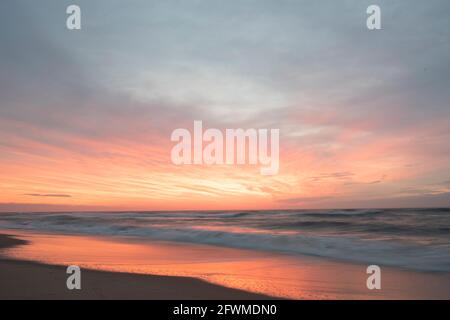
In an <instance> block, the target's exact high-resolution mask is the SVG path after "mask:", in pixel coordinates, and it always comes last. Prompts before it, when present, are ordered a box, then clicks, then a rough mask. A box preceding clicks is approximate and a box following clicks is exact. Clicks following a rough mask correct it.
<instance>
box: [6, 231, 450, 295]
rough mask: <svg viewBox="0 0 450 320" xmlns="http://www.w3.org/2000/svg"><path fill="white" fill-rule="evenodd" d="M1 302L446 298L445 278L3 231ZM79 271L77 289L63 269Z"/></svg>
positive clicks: (248, 253) (448, 280)
mask: <svg viewBox="0 0 450 320" xmlns="http://www.w3.org/2000/svg"><path fill="white" fill-rule="evenodd" d="M2 233H3V234H2V235H1V236H0V255H1V258H0V265H1V268H0V283H1V286H0V299H267V298H270V297H275V298H287V299H449V298H450V277H449V275H448V274H445V273H430V272H426V273H425V272H415V271H411V270H404V269H400V268H390V267H383V268H382V269H383V275H382V290H368V289H367V287H366V279H367V274H366V266H363V265H359V264H352V263H346V262H342V261H334V260H329V259H322V258H316V257H309V256H290V255H280V254H272V253H267V252H259V251H253V250H240V249H232V248H224V247H215V246H198V245H192V244H179V243H166V242H158V241H148V242H144V243H143V242H142V241H141V240H138V239H133V238H111V237H87V236H81V235H61V234H43V233H35V232H29V231H26V232H25V231H16V230H14V231H13V230H4V231H2ZM71 264H76V265H79V266H80V267H81V268H82V290H73V291H69V290H68V289H67V288H66V279H67V277H68V275H67V274H66V272H65V271H66V269H65V267H64V266H68V265H71Z"/></svg>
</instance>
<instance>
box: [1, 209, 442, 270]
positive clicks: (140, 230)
mask: <svg viewBox="0 0 450 320" xmlns="http://www.w3.org/2000/svg"><path fill="white" fill-rule="evenodd" d="M320 212H322V213H319V214H317V215H314V216H312V214H313V213H311V212H301V211H300V212H295V211H276V212H264V213H261V212H255V211H241V212H209V213H205V212H197V213H188V212H177V213H168V212H155V213H135V212H131V213H126V212H124V213H64V214H37V213H35V214H25V213H17V214H7V215H2V214H0V228H10V229H26V230H39V231H49V232H60V233H71V234H86V235H107V236H133V237H140V238H143V239H156V240H164V241H177V242H185V243H186V242H188V243H198V244H207V245H216V246H225V247H234V248H245V249H254V250H267V251H274V252H280V253H288V254H304V255H313V256H320V257H325V258H332V259H341V260H348V261H354V262H358V263H365V264H379V265H388V266H396V267H404V268H411V269H416V270H422V271H440V272H450V237H449V235H450V225H449V217H450V216H449V215H448V214H441V212H442V211H437V210H433V211H431V212H430V215H429V216H426V215H427V214H426V212H425V211H424V210H423V209H422V210H420V211H416V213H415V214H414V213H412V211H411V210H409V211H408V210H399V211H395V210H365V211H357V212H356V211H351V212H353V213H352V214H350V215H349V214H347V213H346V214H342V211H338V213H337V214H336V213H332V212H334V211H328V213H325V212H324V211H320ZM346 212H347V211H346ZM424 212H425V213H424ZM436 213H437V214H436ZM344 215H345V216H346V217H345V218H344ZM368 215H377V216H378V218H377V219H372V218H368ZM424 215H425V216H424ZM355 216H357V218H355ZM286 229H289V230H291V231H292V232H287V233H286V232H283V230H286ZM249 230H252V232H249ZM254 231H257V232H254Z"/></svg>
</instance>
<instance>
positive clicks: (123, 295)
mask: <svg viewBox="0 0 450 320" xmlns="http://www.w3.org/2000/svg"><path fill="white" fill-rule="evenodd" d="M25 243H26V242H25V241H23V240H19V239H15V238H13V237H10V236H6V235H0V248H7V247H12V246H17V245H24V244H25ZM67 276H68V275H67V274H66V269H65V267H63V266H54V265H46V264H40V263H36V262H30V261H18V260H9V259H0V299H2V300H6V299H202V300H204V299H267V298H268V297H266V296H263V295H259V294H253V293H249V292H245V291H242V290H235V289H230V288H224V287H221V286H218V285H214V284H210V283H207V282H204V281H201V280H198V279H193V278H187V277H173V276H150V275H139V274H128V273H118V272H104V271H96V270H82V289H81V290H68V289H67V287H66V279H67Z"/></svg>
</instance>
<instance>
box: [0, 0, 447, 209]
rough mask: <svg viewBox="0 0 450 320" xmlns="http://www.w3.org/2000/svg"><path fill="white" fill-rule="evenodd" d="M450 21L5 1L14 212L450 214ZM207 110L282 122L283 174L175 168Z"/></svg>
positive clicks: (357, 0) (114, 2) (419, 9)
mask: <svg viewBox="0 0 450 320" xmlns="http://www.w3.org/2000/svg"><path fill="white" fill-rule="evenodd" d="M374 3H375V4H377V5H379V6H380V8H381V18H382V20H381V21H382V29H381V30H376V31H369V30H368V29H367V27H366V19H367V14H366V8H367V7H368V6H369V5H371V4H374ZM71 4H77V5H79V6H80V8H81V16H82V29H81V30H77V31H70V30H68V29H67V28H66V18H67V14H66V8H67V6H68V5H71ZM449 30H450V2H448V1H447V0H430V1H422V0H421V1H418V0H396V1H387V0H376V1H374V0H371V1H365V0H354V1H347V0H340V1H336V0H323V1H302V0H295V1H294V0H258V1H256V0H255V1H252V0H239V1H238V0H230V1H218V0H208V1H205V0H202V1H200V0H184V1H181V0H180V1H173V0H165V1H154V0H152V1H147V0H146V1H143V0H142V1H140V0H135V1H132V2H130V1H119V0H95V1H92V0H90V1H85V0H77V1H75V0H73V1H56V0H53V1H52V0H42V1H33V0H26V1H25V0H2V1H1V2H0V211H69V210H76V211H84V210H120V211H122V210H231V209H236V210H239V209H286V208H365V207H390V208H392V207H430V206H431V207H446V206H450V161H449V160H450V143H449V141H450V90H449V88H450V34H449ZM194 120H202V121H203V125H204V127H209V128H218V129H220V130H225V129H227V128H245V129H247V128H269V129H270V128H277V129H280V169H279V172H278V174H277V175H273V176H262V175H261V174H260V172H259V169H260V167H259V166H251V165H243V166H236V165H212V166H206V165H204V166H189V165H181V166H177V165H174V164H173V163H172V162H171V160H170V152H171V149H172V147H173V146H174V143H173V142H171V141H170V136H171V132H172V131H173V130H175V129H177V128H188V129H191V128H192V127H193V121H194Z"/></svg>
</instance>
